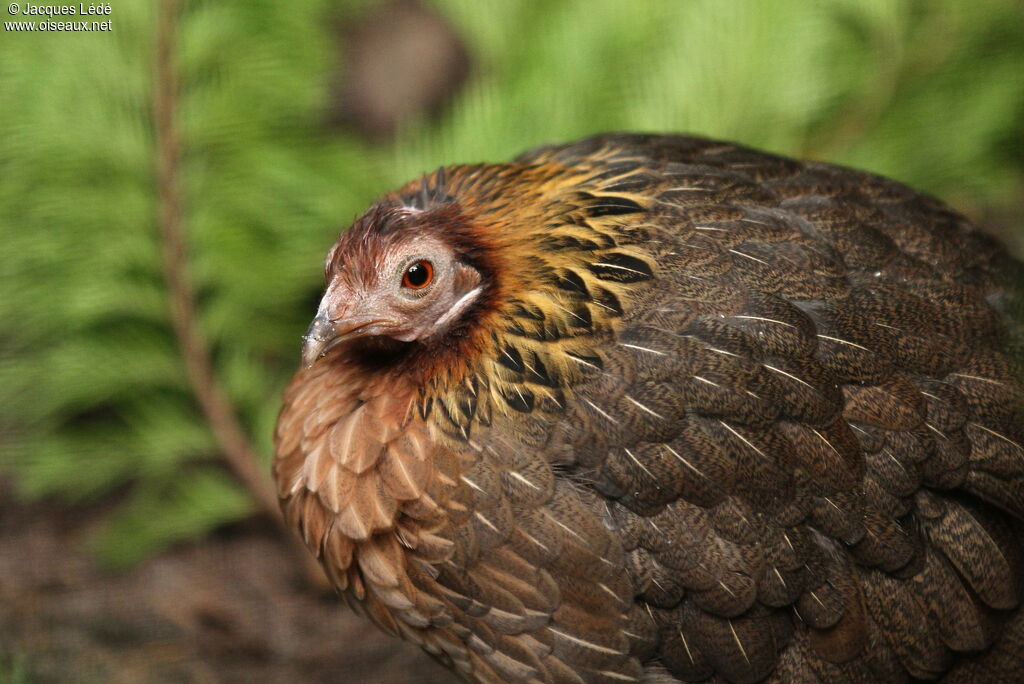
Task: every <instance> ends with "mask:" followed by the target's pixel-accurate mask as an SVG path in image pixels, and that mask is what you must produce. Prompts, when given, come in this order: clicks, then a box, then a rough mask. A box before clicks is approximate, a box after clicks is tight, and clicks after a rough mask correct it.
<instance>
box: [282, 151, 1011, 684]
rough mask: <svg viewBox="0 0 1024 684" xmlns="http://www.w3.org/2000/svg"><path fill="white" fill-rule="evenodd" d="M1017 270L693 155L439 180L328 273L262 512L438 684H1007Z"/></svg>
mask: <svg viewBox="0 0 1024 684" xmlns="http://www.w3.org/2000/svg"><path fill="white" fill-rule="evenodd" d="M1022 272H1024V269H1022V265H1021V263H1020V262H1019V261H1017V260H1016V259H1015V258H1014V257H1013V256H1011V255H1010V254H1009V253H1008V252H1007V250H1006V249H1005V248H1004V247H1002V246H1001V245H1000V244H999V243H998V242H997V241H996V240H995V239H994V238H992V237H989V236H988V235H986V234H985V233H984V232H982V231H981V230H979V229H978V228H977V227H975V226H974V225H973V224H972V223H971V222H970V221H968V219H966V218H965V217H964V216H962V215H961V214H959V213H957V212H955V211H954V210H952V209H951V208H949V207H948V206H947V205H945V204H943V203H942V202H941V201H939V200H938V199H935V198H933V197H931V196H928V195H925V194H922V193H919V192H916V191H914V190H912V189H910V188H909V187H907V186H905V185H902V184H900V183H898V182H896V181H894V180H889V179H887V178H884V177H881V176H878V175H874V174H871V173H868V172H864V171H858V170H854V169H850V168H844V167H841V166H836V165H831V164H827V163H821V162H805V161H797V160H794V159H790V158H786V157H783V156H778V155H775V154H770V153H767V152H761V151H757V150H754V149H751V148H747V147H744V146H742V145H739V144H734V143H729V142H723V141H718V140H710V139H704V138H699V137H686V136H682V135H660V134H639V133H609V134H602V135H594V136H590V137H587V138H584V139H582V140H578V141H575V142H570V143H566V144H550V145H545V146H542V147H539V148H536V149H533V150H531V151H528V152H526V153H524V154H522V155H520V156H518V157H516V158H515V159H513V160H512V161H511V162H507V163H480V164H472V165H455V166H447V167H443V168H440V169H438V170H437V171H434V172H432V173H428V174H426V175H425V176H423V177H421V178H419V179H417V180H414V181H412V182H410V183H408V184H406V185H405V186H404V187H402V188H400V189H399V190H397V191H394V192H391V193H390V194H387V195H385V196H383V197H382V199H380V200H379V201H377V202H376V203H375V204H373V206H372V207H370V208H369V209H368V210H367V211H366V212H365V213H364V214H363V215H362V216H360V217H359V218H358V219H357V220H355V221H354V223H353V224H352V225H351V227H349V228H348V229H347V230H345V231H343V232H342V233H341V235H340V237H339V239H338V240H337V243H336V244H335V245H334V246H333V247H332V248H331V249H330V251H329V252H328V253H327V257H326V261H325V266H324V275H325V286H324V291H323V297H322V299H321V300H320V304H319V308H318V310H317V312H316V314H315V317H314V319H313V322H312V324H311V325H310V327H309V330H308V332H307V333H306V335H305V337H304V342H303V347H302V364H301V366H300V368H299V370H298V371H297V372H296V374H295V375H294V378H293V379H292V381H291V382H290V384H289V385H288V387H287V389H286V390H285V393H284V398H283V408H282V409H281V412H280V414H279V419H278V422H277V426H276V432H275V457H274V463H273V474H274V477H275V479H276V483H277V491H278V495H279V497H280V502H281V507H282V510H283V513H284V516H285V518H286V520H287V521H288V523H289V525H290V526H291V527H292V528H294V530H296V532H297V533H298V534H299V536H301V538H302V539H303V541H304V542H305V544H306V546H307V547H308V548H309V550H310V552H311V553H312V554H314V555H315V556H316V558H318V559H319V561H320V563H321V564H322V566H323V568H324V571H325V573H326V575H327V577H328V578H329V580H330V582H331V584H332V585H333V586H334V588H335V589H336V590H337V591H338V592H339V593H340V595H341V596H342V597H343V599H344V600H345V601H346V602H347V603H349V604H350V605H351V606H352V607H353V608H355V610H356V611H358V612H359V613H361V614H362V615H364V616H366V617H368V618H369V619H370V620H372V621H373V622H374V623H376V624H377V625H378V626H379V627H381V628H383V629H384V630H385V631H386V632H388V633H390V634H392V635H395V636H397V637H400V638H402V639H405V640H407V641H410V642H413V643H415V644H417V645H419V646H420V647H421V648H422V649H424V650H425V651H426V652H427V653H429V654H431V655H432V656H434V657H435V658H436V659H437V660H439V661H441V662H442V663H443V664H445V665H446V666H447V667H449V668H451V669H452V670H453V671H454V672H455V674H456V675H457V676H458V677H460V678H462V679H464V680H466V681H473V682H531V683H538V682H544V683H558V684H563V683H564V684H569V683H571V684H590V683H597V682H601V683H607V684H612V683H622V682H646V683H660V684H665V683H668V682H716V683H717V682H723V683H724V682H731V683H733V682H738V683H746V682H882V681H884V682H909V681H947V682H1016V681H1024V611H1022V610H1021V607H1020V606H1021V599H1022V583H1024V582H1022V580H1024V571H1022V567H1024V565H1022V563H1024V558H1022V541H1024V534H1022V530H1024V524H1022V521H1024V447H1022V444H1024V382H1022V376H1021V373H1020V367H1021V365H1020V350H1021V341H1022V338H1024V335H1022V328H1024V326H1022V325H1021V322H1020V318H1021V317H1020V310H1021V301H1022V286H1021V274H1022Z"/></svg>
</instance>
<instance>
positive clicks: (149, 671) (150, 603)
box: [0, 486, 454, 684]
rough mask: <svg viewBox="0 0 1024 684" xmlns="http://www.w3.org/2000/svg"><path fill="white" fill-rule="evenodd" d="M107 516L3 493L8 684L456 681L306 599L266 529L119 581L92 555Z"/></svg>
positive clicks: (289, 558)
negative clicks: (96, 524) (95, 530)
mask: <svg viewBox="0 0 1024 684" xmlns="http://www.w3.org/2000/svg"><path fill="white" fill-rule="evenodd" d="M100 513H101V510H100V509H99V508H97V509H94V510H84V511H83V510H78V511H74V512H70V511H61V510H60V509H58V508H57V507H55V506H52V505H45V504H34V505H21V504H17V503H14V502H13V499H12V497H11V496H10V491H9V487H7V486H0V683H2V684H7V683H8V682H11V683H19V684H20V682H31V683H32V684H43V683H46V682H54V683H65V682H67V683H72V682H75V683H77V682H83V683H89V684H92V683H93V682H97V683H99V682H103V683H109V684H150V683H152V684H164V683H175V682H196V683H211V684H212V683H220V682H281V683H288V684H300V683H302V684H305V683H307V682H309V683H312V682H339V683H345V684H376V683H378V682H380V683H386V684H405V683H409V684H413V683H415V684H442V683H450V682H453V681H454V679H453V677H452V675H451V674H449V673H448V672H447V671H446V670H445V669H444V668H442V667H441V666H440V665H438V664H437V663H435V662H434V661H433V660H431V659H430V657H428V656H427V655H426V654H424V653H422V652H420V651H419V649H417V648H415V647H414V646H412V645H410V644H406V643H404V642H401V641H398V640H396V639H392V638H391V637H388V636H386V635H385V634H384V633H382V632H380V631H379V630H377V629H376V628H375V627H373V626H372V625H371V624H370V623H369V622H368V621H367V620H365V619H363V618H361V617H359V616H357V615H355V614H354V613H353V612H352V611H351V610H349V609H348V607H346V606H345V605H344V604H343V603H342V602H341V601H340V600H339V599H338V598H337V597H335V596H331V595H317V593H316V592H315V591H314V590H311V589H309V588H308V587H307V585H306V583H305V581H304V579H303V577H302V576H301V574H300V571H299V568H298V564H297V563H296V562H295V556H294V551H293V550H292V549H291V548H289V546H288V545H287V544H286V543H285V542H284V541H283V540H282V539H280V538H279V536H278V535H277V534H276V528H275V527H274V525H273V524H272V523H271V522H269V521H265V520H262V519H260V518H256V519H254V520H253V521H250V522H248V523H246V524H244V525H240V526H236V527H234V528H231V529H228V530H225V531H222V532H221V533H219V534H217V535H215V536H213V537H211V538H209V539H206V540H203V541H201V542H197V543H194V544H190V545H185V546H181V547H178V548H176V549H174V550H172V551H169V552H167V553H164V554H161V555H159V556H157V557H155V558H152V559H150V560H149V561H147V562H145V563H143V564H142V565H140V566H139V567H138V568H136V569H133V570H130V571H126V572H114V571H110V570H105V569H103V568H101V567H99V566H98V565H97V563H96V561H95V556H94V555H93V554H91V553H89V551H88V549H87V548H86V543H85V542H86V539H87V537H88V532H89V528H90V522H91V520H92V519H94V518H96V517H98V515H99V514H100ZM18 654H22V655H18ZM23 654H31V656H30V657H31V660H26V659H25V658H26V657H28V656H25V655H23Z"/></svg>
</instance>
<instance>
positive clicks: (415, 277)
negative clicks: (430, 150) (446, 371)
mask: <svg viewBox="0 0 1024 684" xmlns="http://www.w3.org/2000/svg"><path fill="white" fill-rule="evenodd" d="M458 225H459V221H458V219H457V217H456V215H455V211H454V208H453V207H446V208H441V209H438V210H433V211H430V210H424V209H419V208H416V207H408V206H403V205H395V204H394V203H389V202H384V203H381V204H379V205H377V206H375V207H374V208H373V209H371V210H370V211H369V212H367V214H366V215H364V216H363V217H362V218H361V219H360V220H359V221H357V222H356V223H355V224H354V225H353V227H352V228H351V229H350V230H349V231H347V232H346V233H344V234H343V235H342V237H341V239H339V241H338V243H337V244H335V246H334V247H333V248H332V249H331V250H330V252H328V254H327V260H326V263H325V268H324V276H325V282H326V287H325V290H324V295H323V298H322V299H321V300H320V306H319V308H318V310H317V313H316V317H315V318H314V319H313V322H312V323H311V324H310V326H309V330H308V331H307V332H306V335H305V337H304V345H303V349H302V360H303V365H304V366H305V367H307V368H308V367H310V366H312V365H313V364H314V363H316V361H317V360H318V359H319V358H321V357H322V356H324V355H325V354H327V352H328V351H330V350H331V349H333V348H334V347H335V346H337V345H339V344H341V343H344V342H347V341H350V340H355V339H361V338H362V339H365V338H379V339H381V340H388V339H390V340H394V341H397V342H404V343H411V342H417V341H427V340H432V339H437V338H439V337H441V336H443V335H444V334H445V333H446V332H448V331H449V330H451V329H452V327H453V326H454V325H455V324H457V323H458V322H460V321H461V320H462V319H463V318H464V317H465V315H466V313H467V312H468V311H469V310H470V309H472V308H473V306H474V305H475V304H476V303H477V302H478V300H479V299H480V298H481V294H482V292H483V290H484V286H485V282H484V278H483V276H482V274H481V272H480V271H479V270H478V267H477V265H474V264H473V263H472V261H471V255H470V254H469V253H468V251H467V250H465V249H460V245H459V241H458V240H457V239H456V236H457V234H458V232H459V231H458Z"/></svg>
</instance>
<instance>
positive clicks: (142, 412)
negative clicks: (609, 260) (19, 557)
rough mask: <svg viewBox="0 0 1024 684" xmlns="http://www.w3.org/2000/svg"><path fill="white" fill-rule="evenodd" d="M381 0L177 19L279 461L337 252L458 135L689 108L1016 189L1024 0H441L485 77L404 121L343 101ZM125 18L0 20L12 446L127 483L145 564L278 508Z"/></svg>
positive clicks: (49, 486) (206, 188) (697, 125)
mask: <svg viewBox="0 0 1024 684" xmlns="http://www.w3.org/2000/svg"><path fill="white" fill-rule="evenodd" d="M373 4H374V3H373V2H369V1H368V0H364V1H362V2H358V3H354V4H352V3H350V4H349V5H346V6H342V5H339V3H337V2H333V3H332V2H326V1H321V0H293V1H291V2H271V1H270V0H257V1H248V0H233V1H221V2H213V1H212V0H210V1H205V2H201V1H196V2H190V3H186V5H185V8H184V11H183V13H182V15H181V19H180V27H179V31H180V41H179V44H178V48H177V52H176V55H175V58H176V63H177V65H178V68H179V70H180V74H181V80H182V89H181V93H180V101H179V105H178V106H179V122H180V128H181V134H182V144H183V147H184V159H183V163H182V170H181V174H182V184H183V189H184V193H185V197H186V209H185V217H184V223H185V227H186V230H187V237H188V243H189V258H190V274H191V278H192V280H193V282H194V285H195V290H196V292H197V294H198V302H199V317H200V321H199V322H200V325H201V328H202V330H203V332H204V334H205V335H206V337H207V338H208V340H209V342H210V344H211V346H212V350H213V355H214V359H215V365H216V370H217V373H218V375H219V377H220V379H221V381H222V382H223V383H224V385H225V387H226V389H227V392H228V394H229V396H230V399H231V401H232V403H233V405H234V407H235V409H236V410H237V412H238V413H239V415H240V417H241V419H242V421H243V423H244V425H245V427H246V429H247V430H248V432H249V434H250V435H251V436H252V439H253V440H254V441H255V443H256V445H257V447H258V449H259V451H260V453H261V454H262V456H263V457H264V458H265V459H267V461H268V462H269V454H270V453H271V449H272V446H271V434H272V429H273V423H274V419H275V416H276V412H277V410H278V406H279V396H280V392H281V389H282V388H283V385H284V383H285V382H286V381H287V378H288V376H289V375H290V373H291V372H292V371H293V370H294V368H295V367H296V365H297V362H298V348H299V344H300V336H301V334H302V332H303V330H304V328H305V325H306V323H307V322H308V319H309V317H310V316H311V314H312V312H313V311H314V309H315V300H316V295H317V293H318V289H319V286H320V279H321V263H322V261H321V260H322V257H323V254H324V252H325V251H326V249H327V248H328V247H329V246H330V244H331V243H332V242H333V241H334V239H335V236H336V234H337V232H338V230H339V229H340V228H342V227H344V226H345V225H347V224H348V223H349V222H350V221H351V220H352V219H353V218H354V217H355V216H357V215H358V214H359V213H360V212H361V210H362V209H364V208H365V206H366V205H367V204H368V203H369V202H370V201H372V199H373V198H374V196H376V195H378V194H380V193H383V192H384V191H386V190H388V189H390V188H391V187H394V186H396V185H398V184H400V183H401V182H403V181H405V180H407V179H408V178H410V177H413V176H415V175H418V174H420V173H422V172H424V171H428V170H430V169H433V168H436V167H437V166H439V165H441V164H447V163H455V162H476V161H484V160H488V161H499V160H503V159H507V158H509V157H510V156H512V155H514V154H515V153H517V152H519V151H521V150H523V149H526V148H529V147H532V146H534V145H537V144H539V143H542V142H548V141H555V140H567V139H571V138H574V137H579V136H582V135H585V134H588V133H593V132H598V131H602V130H612V129H633V130H651V131H688V132H693V133H699V134H704V135H710V136H717V137H723V138H729V139H735V140H738V141H741V142H744V143H747V144H751V145H755V146H760V147H765V148H768V149H771V150H773V151H779V152H784V153H789V154H794V155H798V156H814V157H817V158H822V159H828V160H831V161H837V162H843V163H849V164H853V165H856V166H860V167H862V168H867V169H870V170H873V171H877V172H880V173H884V174H886V175H890V176H893V177H895V178H898V179H900V180H903V181H905V182H907V183H910V184H911V185H914V186H917V187H920V188H923V189H926V190H929V191H931V192H933V193H936V194H938V195H940V196H943V197H945V198H946V199H947V200H950V201H951V202H953V203H954V204H955V205H956V206H958V207H960V208H962V209H964V210H966V211H968V212H969V213H975V214H977V213H979V212H980V211H982V210H983V209H991V208H995V209H1000V208H1006V207H1013V206H1017V207H1018V209H1019V206H1020V196H1021V193H1022V188H1024V152H1022V147H1024V9H1022V7H1021V4H1020V2H1019V0H977V1H976V2H972V3H964V2H961V1H960V0H831V1H826V0H819V1H812V2H808V1H807V0H763V1H759V2H752V1H742V0H688V1H687V2H677V1H674V0H662V1H655V0H652V1H646V2H638V3H623V2H619V1H618V0H551V1H548V2H498V1H496V0H495V1H485V2H481V1H480V0H435V1H434V2H432V3H430V4H431V5H432V6H434V7H435V8H436V9H437V10H438V11H439V12H440V13H441V14H443V15H444V16H445V17H447V19H448V20H449V21H450V22H451V23H452V25H453V26H454V27H455V28H456V30H457V31H458V32H459V33H460V34H461V35H462V36H463V38H464V40H465V41H466V42H467V44H468V46H469V48H470V52H471V54H472V58H473V65H472V73H473V76H472V78H471V80H470V82H469V84H468V85H467V86H466V87H465V88H464V89H463V90H462V91H461V92H460V93H459V94H458V95H457V96H456V98H455V99H454V101H453V102H452V103H451V104H450V105H449V106H448V107H447V108H446V110H445V111H444V113H443V114H442V115H441V116H440V118H439V119H433V120H426V119H421V120H410V121H407V122H405V123H404V125H403V126H402V127H401V130H400V131H399V132H398V134H397V136H396V139H395V140H394V141H393V142H391V143H388V144H379V143H378V144H371V143H369V142H365V141H362V140H360V139H359V138H358V137H357V136H355V135H354V134H353V133H351V132H346V131H344V130H338V129H331V128H328V127H326V126H325V125H324V123H323V122H324V121H325V120H326V116H325V114H324V112H325V111H326V109H327V102H326V100H327V98H328V92H329V90H328V88H327V87H326V84H327V82H328V81H329V77H330V76H331V74H332V73H334V71H335V70H336V69H339V68H343V65H338V64H336V63H335V62H334V60H335V59H336V55H337V49H336V45H335V43H336V41H337V40H338V33H337V27H336V23H335V21H334V20H339V19H340V20H342V21H344V20H345V19H346V18H351V17H353V16H357V15H358V14H359V13H360V12H362V11H366V10H367V9H369V8H371V7H372V5H373ZM4 19H5V20H6V19H10V17H4ZM110 19H111V20H112V21H113V31H112V32H110V33H53V34H43V33H25V32H21V33H15V32H6V33H4V35H3V37H2V40H0V237H2V245H3V256H2V259H0V281H2V283H3V290H2V296H0V407H2V411H0V448H2V453H3V454H4V460H3V462H2V463H0V466H3V467H6V468H8V469H10V470H13V472H14V473H15V476H16V481H17V484H18V487H19V491H20V493H21V494H22V495H24V496H26V497H43V496H48V497H54V498H56V499H57V500H59V501H65V502H69V503H75V502H84V501H87V500H92V499H96V498H98V497H101V496H109V497H110V500H111V501H113V502H115V503H116V505H115V506H112V512H111V514H110V516H109V518H108V519H107V521H106V524H105V525H103V526H102V528H101V529H99V530H98V531H97V533H96V536H95V543H96V547H97V548H98V549H99V550H100V551H101V555H102V557H103V558H105V559H106V560H107V561H109V562H111V563H114V564H128V563H131V562H133V561H135V560H137V559H139V558H141V557H144V556H145V555H147V554H149V553H152V552H154V551H156V550H159V549H160V548H162V547H165V546H166V545H168V544H170V543H173V542H175V541H177V540H182V539H187V538H191V537H194V536H197V535H200V534H203V533H205V532H206V531H208V530H210V529H212V528H214V527H216V526H218V525H221V524H224V523H226V522H229V521H233V520H237V519H240V518H242V517H245V516H247V515H250V514H251V513H252V511H253V510H255V509H254V506H253V504H252V502H251V500H250V498H249V496H248V494H247V493H246V492H245V491H244V490H243V489H242V487H241V486H240V485H239V484H237V483H236V481H235V480H234V479H233V477H232V476H231V475H230V474H229V472H228V471H227V470H226V469H225V468H224V467H223V465H222V463H221V460H220V457H219V455H218V453H217V449H216V447H215V445H214V440H213V438H212V437H211V434H210V430H209V427H208V426H207V425H206V423H205V421H204V420H203V417H202V414H201V412H200V411H199V409H198V408H197V404H196V401H195V399H194V397H193V396H192V394H191V392H190V389H189V386H188V383H187V382H186V379H185V377H184V373H183V366H182V363H181V357H180V353H179V350H178V349H177V347H176V343H175V339H174V336H173V334H172V333H171V329H170V326H169V316H168V303H167V292H166V287H165V284H164V281H163V277H162V271H161V266H160V248H159V244H158V231H157V229H156V221H155V216H156V193H155V181H154V172H153V169H154V136H153V133H152V128H153V125H152V113H151V101H152V92H153V76H152V73H153V67H152V64H153V52H154V45H153V43H154V24H155V17H154V10H153V7H152V3H149V2H143V1H141V0H139V1H137V2H115V3H112V14H111V16H110Z"/></svg>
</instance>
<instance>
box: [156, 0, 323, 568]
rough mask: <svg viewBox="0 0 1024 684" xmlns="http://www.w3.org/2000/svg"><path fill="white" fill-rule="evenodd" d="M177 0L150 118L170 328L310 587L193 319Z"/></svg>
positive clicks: (225, 447) (163, 12)
mask: <svg viewBox="0 0 1024 684" xmlns="http://www.w3.org/2000/svg"><path fill="white" fill-rule="evenodd" d="M178 12H179V2H178V0H161V2H160V3H159V5H158V7H157V24H156V55H155V60H154V62H155V64H154V85H153V119H154V127H155V136H156V186H157V187H156V190H157V222H158V224H159V230H160V242H161V248H162V253H163V267H164V278H165V279H166V281H167V290H168V293H169V298H170V307H171V325H172V327H173V329H174V335H175V338H176V340H177V343H178V347H179V349H180V351H181V356H182V360H183V362H184V365H185V372H186V375H187V377H188V381H189V385H190V386H191V388H192V392H193V394H194V395H195V398H196V401H197V402H198V403H199V406H200V408H201V409H202V412H203V415H204V416H205V418H206V421H207V422H208V423H209V426H210V430H211V431H212V432H213V435H214V438H215V440H216V442H217V446H218V448H219V449H220V453H221V454H222V455H223V457H224V459H225V460H226V461H227V463H228V466H229V467H230V468H231V470H232V471H233V472H234V473H235V476H236V477H238V479H239V480H241V482H242V484H243V485H244V486H245V487H246V488H247V489H248V490H249V492H250V493H251V494H252V496H253V497H254V498H255V499H256V502H257V504H258V505H259V507H260V508H262V509H263V511H264V512H266V513H267V514H268V515H269V516H270V518H271V519H272V520H274V521H275V522H276V523H277V524H278V526H279V527H280V528H281V529H282V530H283V531H284V533H285V536H286V538H288V539H289V541H290V542H292V544H293V546H294V547H295V548H296V549H297V551H298V552H299V553H300V554H301V558H302V560H303V565H304V568H305V570H306V572H307V575H308V576H309V579H310V581H311V582H312V583H313V584H314V585H315V586H324V585H325V578H324V575H323V572H322V571H321V570H320V568H319V566H317V565H316V564H315V563H314V562H312V558H311V557H310V555H309V553H308V551H307V550H306V549H305V547H304V546H303V545H302V544H301V542H299V540H298V539H297V538H296V537H295V536H294V534H293V533H292V531H291V530H289V529H288V528H287V526H286V525H285V524H284V519H283V518H282V517H281V512H280V508H279V507H278V501H277V493H276V492H275V491H274V488H273V485H272V484H271V483H270V478H269V477H268V476H267V475H266V474H264V473H262V472H261V471H260V469H259V467H258V465H257V464H258V463H259V460H258V459H257V457H256V451H255V449H254V448H253V446H252V444H251V442H250V441H249V438H248V437H247V436H246V434H245V431H244V430H243V429H242V425H241V423H240V422H239V420H238V416H237V415H236V414H235V411H234V409H233V408H232V406H231V403H230V401H229V400H228V398H227V395H226V394H225V392H224V390H223V388H222V387H221V385H220V382H219V381H218V379H217V376H216V374H215V373H214V370H213V364H212V362H211V356H210V349H209V346H208V345H207V343H206V340H205V339H204V337H203V334H202V331H201V330H200V329H199V325H198V322H197V320H196V308H195V296H194V293H193V291H192V286H191V283H190V281H189V278H188V260H187V255H186V245H185V236H184V232H185V231H184V226H183V221H182V209H183V203H182V193H181V182H180V174H179V170H180V166H179V164H180V160H181V143H180V139H179V137H178V130H177V126H176V124H177V121H176V114H177V112H176V108H177V94H178V91H177V89H178V75H177V70H176V68H175V64H174V48H175V38H176V30H177V23H178Z"/></svg>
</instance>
